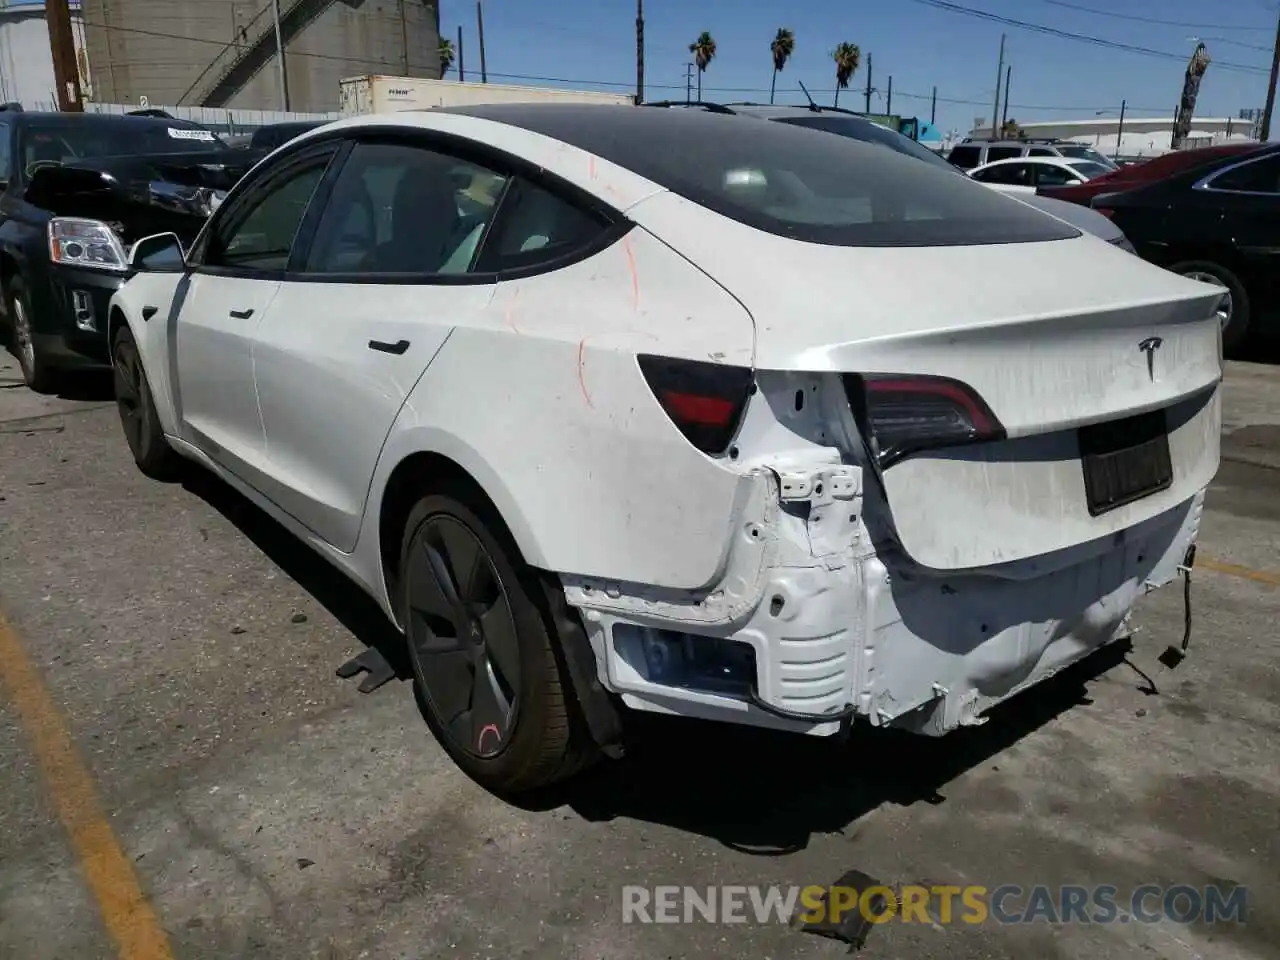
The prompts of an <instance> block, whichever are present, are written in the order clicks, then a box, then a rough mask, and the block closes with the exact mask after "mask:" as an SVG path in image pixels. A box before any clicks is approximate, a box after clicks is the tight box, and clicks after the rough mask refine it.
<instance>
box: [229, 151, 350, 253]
mask: <svg viewBox="0 0 1280 960" xmlns="http://www.w3.org/2000/svg"><path fill="white" fill-rule="evenodd" d="M327 162H328V158H324V159H317V160H316V161H315V162H313V163H310V164H308V165H306V166H304V167H303V168H301V169H299V170H295V171H293V172H292V173H290V174H287V175H286V176H285V177H284V178H283V179H281V180H279V181H277V182H275V183H271V184H269V185H268V186H267V188H266V189H265V191H263V192H261V193H257V194H256V195H251V196H250V197H246V199H245V203H246V204H247V205H248V208H247V209H246V210H244V211H239V210H230V211H228V216H227V218H226V220H225V221H224V223H225V227H224V228H223V227H220V228H219V230H218V231H217V233H216V234H215V237H214V239H213V242H212V243H211V244H210V246H209V250H208V253H207V254H206V256H205V264H206V265H207V266H211V267H223V268H230V269H237V270H251V271H263V272H271V271H277V270H283V269H285V267H286V266H287V265H288V263H289V254H290V252H291V251H292V249H293V238H294V236H295V235H296V234H297V232H298V227H299V225H300V224H301V223H302V218H303V216H304V215H305V214H306V212H307V204H308V203H310V201H311V195H312V194H313V193H315V190H316V187H317V186H319V184H320V178H321V177H323V176H324V171H325V166H326V164H327Z"/></svg>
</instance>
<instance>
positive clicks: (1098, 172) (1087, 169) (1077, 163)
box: [1071, 160, 1111, 179]
mask: <svg viewBox="0 0 1280 960" xmlns="http://www.w3.org/2000/svg"><path fill="white" fill-rule="evenodd" d="M1071 168H1072V169H1073V170H1079V171H1080V172H1081V173H1083V174H1084V175H1085V176H1086V177H1088V178H1089V179H1093V178H1094V177H1100V176H1102V175H1103V174H1105V173H1110V172H1111V167H1108V166H1107V165H1106V164H1103V163H1096V162H1094V161H1093V160H1073V161H1072V162H1071Z"/></svg>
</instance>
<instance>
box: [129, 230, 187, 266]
mask: <svg viewBox="0 0 1280 960" xmlns="http://www.w3.org/2000/svg"><path fill="white" fill-rule="evenodd" d="M129 266H130V267H131V268H132V269H134V270H137V271H141V272H147V273H180V272H182V271H183V270H185V269H186V268H187V260H186V254H185V253H184V252H183V249H182V241H181V240H179V239H178V235H177V234H176V233H155V234H152V235H151V236H149V237H143V238H142V239H140V240H138V241H137V242H135V243H134V245H133V246H132V247H131V248H130V249H129Z"/></svg>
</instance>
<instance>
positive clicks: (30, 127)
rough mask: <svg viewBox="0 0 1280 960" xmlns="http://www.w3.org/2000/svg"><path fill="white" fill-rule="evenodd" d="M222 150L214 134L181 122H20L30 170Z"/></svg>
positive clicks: (146, 119) (101, 119)
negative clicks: (86, 161) (120, 158)
mask: <svg viewBox="0 0 1280 960" xmlns="http://www.w3.org/2000/svg"><path fill="white" fill-rule="evenodd" d="M222 149H225V148H224V146H223V144H222V142H221V141H219V140H218V138H217V137H216V136H215V135H214V134H213V133H212V131H209V130H205V129H204V128H203V127H198V126H196V125H195V124H191V123H185V122H183V121H182V120H168V119H153V118H151V117H86V116H83V115H82V116H79V117H76V118H74V119H71V118H66V117H57V116H52V117H50V118H49V119H47V120H32V121H30V122H27V123H23V124H22V127H21V133H20V135H19V146H18V150H19V155H20V156H21V159H22V166H23V169H24V170H27V171H28V172H29V171H30V170H31V167H32V165H33V164H35V165H43V164H46V163H54V164H62V163H73V162H75V161H77V160H97V159H101V158H103V157H136V156H147V155H150V154H162V153H191V152H193V151H202V152H203V151H212V150H222Z"/></svg>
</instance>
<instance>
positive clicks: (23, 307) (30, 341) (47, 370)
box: [5, 274, 59, 393]
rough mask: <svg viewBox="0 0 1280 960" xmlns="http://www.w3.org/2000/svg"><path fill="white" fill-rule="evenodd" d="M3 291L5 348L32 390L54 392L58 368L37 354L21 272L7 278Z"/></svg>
mask: <svg viewBox="0 0 1280 960" xmlns="http://www.w3.org/2000/svg"><path fill="white" fill-rule="evenodd" d="M5 295H6V296H7V297H8V299H9V303H8V306H9V349H10V351H11V352H12V353H13V355H14V356H15V357H17V358H18V366H19V367H20V368H21V369H22V379H23V382H25V383H26V385H27V386H28V387H29V388H30V389H32V390H34V391H35V392H36V393H54V392H55V391H56V390H57V388H58V383H59V376H58V374H59V371H58V370H56V369H55V368H54V367H53V366H51V365H50V364H49V362H48V361H47V360H46V359H45V358H44V357H43V356H42V355H41V354H40V350H39V348H38V347H37V346H36V341H35V336H34V334H33V330H32V327H31V320H32V313H31V298H30V297H28V296H27V285H26V282H25V281H24V280H23V279H22V275H21V274H14V275H13V276H12V277H10V278H9V283H8V288H7V290H6V293H5Z"/></svg>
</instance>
